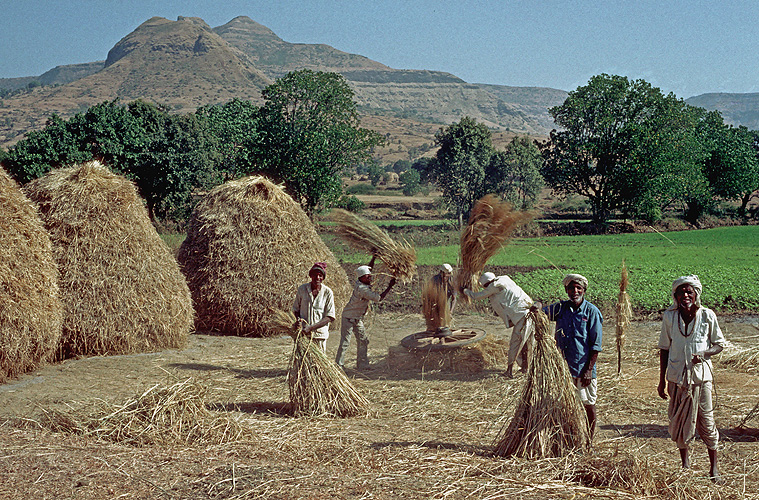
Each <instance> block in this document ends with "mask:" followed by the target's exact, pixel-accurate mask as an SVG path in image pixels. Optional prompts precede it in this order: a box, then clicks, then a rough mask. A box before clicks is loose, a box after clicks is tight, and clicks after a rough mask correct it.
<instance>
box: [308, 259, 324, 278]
mask: <svg viewBox="0 0 759 500" xmlns="http://www.w3.org/2000/svg"><path fill="white" fill-rule="evenodd" d="M311 273H322V276H324V277H325V278H326V277H327V263H326V262H315V263H314V265H313V266H312V267H311V269H310V270H309V271H308V275H309V276H311Z"/></svg>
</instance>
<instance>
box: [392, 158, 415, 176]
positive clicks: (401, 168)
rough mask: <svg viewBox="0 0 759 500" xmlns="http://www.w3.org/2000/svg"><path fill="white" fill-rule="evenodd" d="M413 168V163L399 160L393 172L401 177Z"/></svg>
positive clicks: (394, 164) (394, 165)
mask: <svg viewBox="0 0 759 500" xmlns="http://www.w3.org/2000/svg"><path fill="white" fill-rule="evenodd" d="M410 168H411V162H410V161H408V160H398V161H396V162H395V163H393V172H395V173H396V174H398V175H400V174H401V173H403V172H405V171H406V170H408V169H410Z"/></svg>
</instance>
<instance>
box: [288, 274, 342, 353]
mask: <svg viewBox="0 0 759 500" xmlns="http://www.w3.org/2000/svg"><path fill="white" fill-rule="evenodd" d="M308 276H309V277H310V278H311V282H309V283H304V284H302V285H301V286H299V287H298V291H297V292H296V294H295V302H294V303H293V312H294V313H295V317H296V318H298V319H299V321H300V322H301V323H302V324H303V332H304V333H310V334H311V339H312V340H313V341H314V343H315V344H316V345H317V346H318V347H319V348H320V349H321V350H322V351H324V353H326V352H327V338H329V324H330V323H331V322H332V321H334V320H335V316H336V313H335V294H334V293H332V289H331V288H330V287H328V286H327V285H325V284H324V283H322V282H323V281H324V278H325V277H326V276H327V264H326V263H325V262H317V263H315V264H314V265H313V266H312V267H311V270H310V271H308Z"/></svg>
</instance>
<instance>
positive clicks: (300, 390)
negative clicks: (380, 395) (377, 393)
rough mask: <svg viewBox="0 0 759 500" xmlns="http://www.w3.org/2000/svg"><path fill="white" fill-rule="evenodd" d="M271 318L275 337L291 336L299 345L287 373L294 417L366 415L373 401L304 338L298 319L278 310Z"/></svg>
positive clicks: (294, 348)
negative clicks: (276, 335) (362, 393)
mask: <svg viewBox="0 0 759 500" xmlns="http://www.w3.org/2000/svg"><path fill="white" fill-rule="evenodd" d="M270 318H271V320H270V323H269V327H270V329H271V330H272V333H277V334H285V335H290V336H291V337H292V338H293V340H294V341H295V345H294V346H293V352H292V355H291V356H290V366H289V368H288V372H287V382H288V385H289V386H290V403H291V404H292V406H293V413H294V414H295V415H296V416H302V415H310V416H318V415H331V416H336V417H352V416H355V415H363V414H366V412H367V410H368V408H369V401H368V400H367V399H366V398H365V397H364V396H363V395H361V394H360V393H359V392H358V391H357V390H356V389H355V388H354V387H353V385H352V384H351V383H350V380H348V377H346V376H345V373H343V371H342V370H341V369H340V368H339V367H338V366H337V365H336V364H335V363H334V362H332V360H331V359H329V358H327V355H326V354H324V351H322V350H321V349H319V348H318V347H317V346H316V344H314V343H313V342H312V341H311V338H310V337H309V336H308V335H302V332H301V328H300V325H299V324H298V323H297V322H296V319H295V315H294V314H293V313H292V312H289V311H288V312H285V311H281V310H276V311H273V312H271V313H270Z"/></svg>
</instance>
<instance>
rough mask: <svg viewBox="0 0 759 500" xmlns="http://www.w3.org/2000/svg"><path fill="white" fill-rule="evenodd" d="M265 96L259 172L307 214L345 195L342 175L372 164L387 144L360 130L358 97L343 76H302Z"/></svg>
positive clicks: (282, 80)
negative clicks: (283, 189) (278, 184)
mask: <svg viewBox="0 0 759 500" xmlns="http://www.w3.org/2000/svg"><path fill="white" fill-rule="evenodd" d="M262 95H263V97H264V99H265V101H266V102H265V104H264V106H263V108H262V109H261V112H260V118H259V127H260V130H259V132H260V136H259V139H258V140H257V141H256V145H255V150H254V152H253V155H254V157H255V158H256V160H257V161H256V166H257V168H258V169H260V171H262V172H265V173H267V174H269V175H270V176H272V177H274V178H275V179H277V180H281V181H283V182H284V183H285V185H286V187H287V189H288V191H289V192H290V194H291V195H292V196H293V197H294V198H295V199H296V200H297V201H299V202H300V203H301V205H302V206H303V207H304V209H305V210H306V211H307V212H309V213H313V212H314V211H315V210H316V209H319V208H326V207H329V206H332V205H333V204H334V203H335V202H336V201H337V200H338V199H339V197H340V195H341V194H342V183H341V181H340V173H341V171H343V170H344V169H346V168H347V167H349V166H352V165H356V164H358V163H359V162H361V161H362V160H365V159H367V158H369V157H370V155H371V151H372V148H374V147H375V146H377V145H379V144H381V143H382V142H383V139H382V137H381V136H380V135H379V134H377V133H376V132H374V131H371V130H368V129H364V128H361V127H359V116H358V111H357V108H356V103H355V102H354V101H353V91H352V90H351V88H350V87H349V86H348V84H347V82H346V81H345V79H344V78H343V77H342V76H341V75H338V74H336V73H324V72H320V71H311V70H301V71H294V72H291V73H288V74H287V75H286V76H284V77H282V78H280V79H279V80H277V81H276V82H275V83H274V84H272V85H270V86H268V87H266V88H265V89H264V90H263V92H262Z"/></svg>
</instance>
